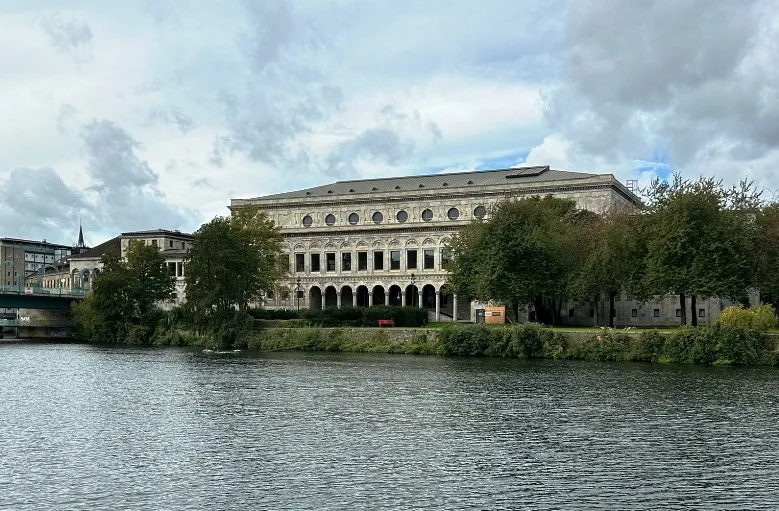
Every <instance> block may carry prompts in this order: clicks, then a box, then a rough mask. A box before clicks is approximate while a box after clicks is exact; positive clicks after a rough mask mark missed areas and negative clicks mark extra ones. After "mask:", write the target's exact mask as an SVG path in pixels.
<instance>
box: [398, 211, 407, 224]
mask: <svg viewBox="0 0 779 511" xmlns="http://www.w3.org/2000/svg"><path fill="white" fill-rule="evenodd" d="M395 218H397V219H398V222H400V223H401V224H402V223H405V222H406V220H408V213H406V212H405V211H404V210H402V209H401V210H400V211H398V214H397V215H396V216H395Z"/></svg>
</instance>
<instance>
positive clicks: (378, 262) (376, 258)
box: [373, 252, 384, 270]
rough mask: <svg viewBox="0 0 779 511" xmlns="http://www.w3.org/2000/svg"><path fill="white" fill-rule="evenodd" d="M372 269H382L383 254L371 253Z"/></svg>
mask: <svg viewBox="0 0 779 511" xmlns="http://www.w3.org/2000/svg"><path fill="white" fill-rule="evenodd" d="M373 269H374V270H383V269H384V252H374V253H373Z"/></svg>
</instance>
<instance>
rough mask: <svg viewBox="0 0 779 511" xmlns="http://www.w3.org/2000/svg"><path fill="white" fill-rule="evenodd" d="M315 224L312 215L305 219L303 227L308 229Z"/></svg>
mask: <svg viewBox="0 0 779 511" xmlns="http://www.w3.org/2000/svg"><path fill="white" fill-rule="evenodd" d="M313 223H314V219H313V218H311V215H306V216H304V217H303V225H305V226H306V227H311V224H313Z"/></svg>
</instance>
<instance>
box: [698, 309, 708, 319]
mask: <svg viewBox="0 0 779 511" xmlns="http://www.w3.org/2000/svg"><path fill="white" fill-rule="evenodd" d="M698 317H699V318H705V317H706V309H698Z"/></svg>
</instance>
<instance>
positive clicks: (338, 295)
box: [335, 291, 341, 309]
mask: <svg viewBox="0 0 779 511" xmlns="http://www.w3.org/2000/svg"><path fill="white" fill-rule="evenodd" d="M335 300H336V301H335V304H336V305H335V306H336V307H337V308H339V309H340V308H341V292H340V291H336V292H335Z"/></svg>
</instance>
